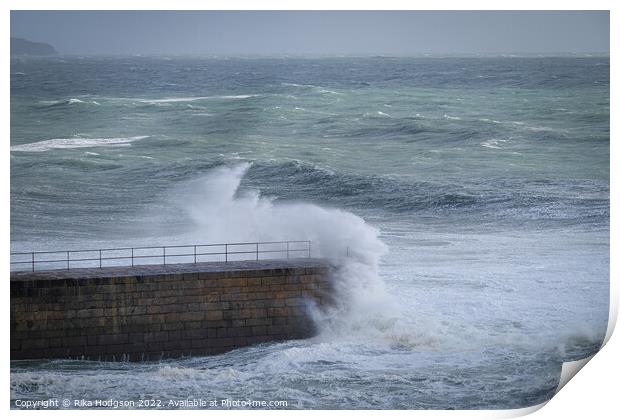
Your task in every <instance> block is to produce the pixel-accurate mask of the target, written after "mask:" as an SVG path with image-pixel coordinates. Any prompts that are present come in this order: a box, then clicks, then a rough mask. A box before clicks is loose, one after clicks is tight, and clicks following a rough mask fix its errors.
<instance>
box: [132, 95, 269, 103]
mask: <svg viewBox="0 0 620 420" xmlns="http://www.w3.org/2000/svg"><path fill="white" fill-rule="evenodd" d="M256 96H258V95H219V96H189V97H178V98H161V99H138V102H142V103H146V104H165V103H174V102H194V101H203V100H209V99H247V98H253V97H256Z"/></svg>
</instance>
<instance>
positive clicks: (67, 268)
mask: <svg viewBox="0 0 620 420" xmlns="http://www.w3.org/2000/svg"><path fill="white" fill-rule="evenodd" d="M67 270H70V268H69V251H67Z"/></svg>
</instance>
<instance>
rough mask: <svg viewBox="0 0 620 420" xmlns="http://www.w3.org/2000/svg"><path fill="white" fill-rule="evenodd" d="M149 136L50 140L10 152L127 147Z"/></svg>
mask: <svg viewBox="0 0 620 420" xmlns="http://www.w3.org/2000/svg"><path fill="white" fill-rule="evenodd" d="M148 137H149V136H135V137H114V138H100V139H89V138H67V139H50V140H43V141H38V142H35V143H26V144H20V145H16V146H11V152H45V151H47V150H52V149H77V148H82V147H110V146H129V145H130V143H132V142H134V141H138V140H142V139H145V138H148Z"/></svg>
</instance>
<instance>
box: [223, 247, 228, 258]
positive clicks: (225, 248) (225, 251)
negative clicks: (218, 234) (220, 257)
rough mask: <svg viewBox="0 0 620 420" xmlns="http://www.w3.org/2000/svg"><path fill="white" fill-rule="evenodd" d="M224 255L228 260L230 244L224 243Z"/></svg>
mask: <svg viewBox="0 0 620 420" xmlns="http://www.w3.org/2000/svg"><path fill="white" fill-rule="evenodd" d="M224 255H225V257H226V260H225V261H224V262H228V244H224Z"/></svg>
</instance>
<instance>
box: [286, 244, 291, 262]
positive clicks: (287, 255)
mask: <svg viewBox="0 0 620 420" xmlns="http://www.w3.org/2000/svg"><path fill="white" fill-rule="evenodd" d="M289 244H290V242H289V241H286V259H287V260H288V259H289Z"/></svg>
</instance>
